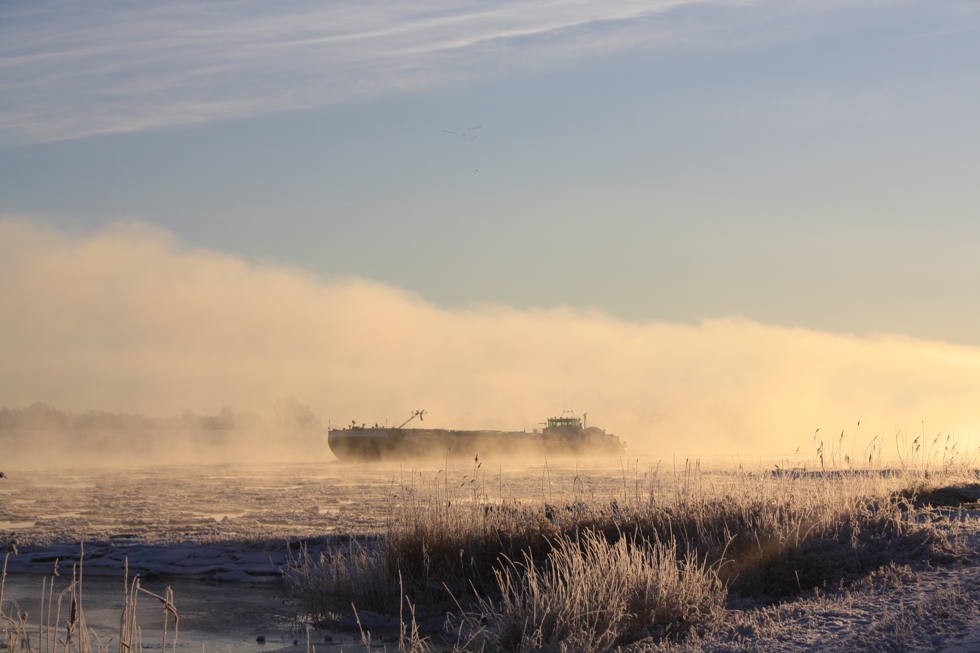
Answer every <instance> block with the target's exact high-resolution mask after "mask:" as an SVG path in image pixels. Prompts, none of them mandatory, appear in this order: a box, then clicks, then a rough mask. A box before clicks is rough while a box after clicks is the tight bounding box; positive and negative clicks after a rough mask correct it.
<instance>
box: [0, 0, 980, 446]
mask: <svg viewBox="0 0 980 653" xmlns="http://www.w3.org/2000/svg"><path fill="white" fill-rule="evenodd" d="M978 115H980V5H977V3H976V2H970V1H966V0H950V1H945V0H930V1H928V2H926V1H921V2H920V1H915V0H907V1H906V0H895V1H888V0H831V1H829V2H802V1H798V0H759V1H756V2H752V1H744V0H738V1H730V2H726V1H717V2H701V1H697V0H673V1H663V2H657V1H652V2H621V3H608V2H593V1H590V0H576V1H572V0H564V1H560V0H554V1H550V2H532V3H528V2H497V3H483V2H457V3H452V4H449V5H447V4H446V3H435V2H424V1H423V2H397V3H396V2H386V1H383V0H382V1H378V2H332V3H304V2H285V3H274V4H270V3H265V2H253V1H248V0H244V1H236V2H231V1H216V2H212V3H208V4H206V5H201V4H200V3H190V2H169V3H156V4H146V3H109V2H99V1H96V2H89V3H74V2H54V1H44V0H42V1H38V2H16V1H15V2H5V3H3V4H0V234H3V236H4V237H3V239H2V241H0V250H2V251H3V252H4V258H5V261H6V262H0V285H2V286H3V288H4V296H5V297H14V296H16V297H18V298H19V299H17V301H13V300H9V299H8V300H6V301H4V302H3V304H2V305H0V317H2V318H3V325H0V341H2V342H3V343H6V344H0V363H2V365H3V367H4V368H6V369H7V370H8V371H9V372H10V373H9V374H4V375H3V376H4V379H5V380H0V404H4V405H24V404H26V403H29V402H30V401H33V400H46V401H49V402H51V403H55V404H58V405H61V406H64V407H67V408H72V409H83V408H89V407H93V408H103V409H114V410H137V409H139V410H146V411H149V412H153V411H158V412H159V411H168V410H178V409H179V408H180V407H181V406H184V407H194V408H198V409H201V410H209V411H210V412H216V410H217V408H218V407H219V406H220V405H222V404H229V405H234V406H239V405H245V404H249V403H251V402H261V401H267V400H265V399H262V397H268V396H274V395H275V394H276V393H277V392H283V391H286V390H288V391H289V392H290V393H294V394H296V396H298V397H299V398H301V399H303V400H304V401H306V402H307V403H310V404H311V405H312V406H314V408H315V409H316V410H317V412H318V414H320V415H321V417H323V418H324V419H325V420H326V419H334V420H335V421H341V420H349V419H353V418H357V419H361V420H367V421H375V420H377V419H381V417H391V418H394V416H395V415H397V414H401V413H408V412H409V411H410V410H412V409H416V408H422V407H425V406H422V405H421V403H427V404H428V406H429V407H430V408H431V407H436V406H438V407H441V410H442V414H443V415H444V417H445V418H446V421H447V423H448V422H451V423H453V424H455V425H467V424H471V423H474V422H479V423H481V424H489V423H497V422H506V423H507V424H506V425H509V426H520V425H523V423H525V422H528V421H531V420H533V421H535V422H536V421H540V419H541V418H543V417H544V415H542V413H551V412H557V411H559V410H560V409H562V408H566V407H569V404H574V405H573V406H571V407H573V408H574V409H576V410H578V411H579V412H582V411H588V410H590V408H589V406H592V407H593V410H594V408H595V407H599V408H600V410H599V411H598V412H596V413H593V414H595V415H601V416H602V417H604V418H605V422H606V423H609V424H613V425H616V426H617V428H621V429H626V430H628V431H632V433H633V434H634V440H643V441H647V442H649V443H650V445H649V446H651V447H655V446H662V445H663V443H664V441H665V439H669V438H668V436H666V435H665V433H668V432H676V430H677V429H681V430H683V429H684V428H687V429H689V430H690V431H691V432H692V433H693V432H697V433H700V434H701V435H699V436H698V437H699V438H702V439H703V441H704V442H709V441H711V439H712V438H715V437H717V438H722V439H725V440H726V441H730V442H731V443H732V446H733V447H735V446H742V445H744V446H752V447H757V448H758V447H763V448H764V447H767V446H773V443H774V442H782V441H783V440H779V438H789V435H787V434H793V436H792V437H794V438H795V437H797V436H800V434H810V435H812V433H813V430H814V429H815V428H818V427H821V426H823V427H824V428H829V424H833V428H837V427H838V426H840V427H841V428H844V427H845V426H846V427H851V425H854V424H856V422H857V421H858V420H861V419H862V415H863V416H864V419H865V422H864V424H865V425H866V426H865V427H864V428H865V430H866V431H868V432H871V431H874V429H879V432H880V433H888V434H891V433H893V432H894V430H896V429H910V428H913V427H914V426H916V425H920V424H922V423H929V424H932V425H934V426H935V427H936V428H939V429H943V428H945V429H950V430H953V429H958V431H959V432H962V433H970V432H972V430H973V429H978V436H977V437H980V419H978V416H977V415H976V413H975V410H974V409H973V408H972V407H970V406H969V404H970V403H971V401H974V400H975V397H976V394H977V393H976V390H977V385H976V382H975V381H976V380H977V379H978V377H980V367H978V365H980V363H978V359H977V351H978V350H977V348H978V347H980V303H978V302H977V301H976V299H975V298H976V297H978V296H980V256H978V253H980V251H978V250H980V192H978V190H977V188H980V121H978V120H977V116H978ZM93 252H96V253H99V254H98V256H103V257H104V259H99V258H98V256H96V258H92V256H94V254H93ZM144 255H145V257H144ZM59 259H60V260H61V261H62V262H63V263H64V264H65V265H59V264H58V260H59ZM68 262H72V264H73V266H74V267H70V266H69V267H65V266H66V265H67V263H68ZM165 264H166V265H172V266H174V270H172V271H169V272H166V271H165V269H166V265H165ZM59 275H61V276H59ZM106 275H108V276H106ZM267 277H268V278H269V279H272V278H275V279H278V281H276V282H275V283H273V282H271V281H269V282H268V283H264V282H261V283H260V282H259V281H257V279H266V278H267ZM53 279H56V280H57V282H54V281H52V280H53ZM135 279H143V282H142V285H140V284H135V282H134V280H135ZM249 280H251V281H249ZM83 281H85V283H87V284H90V285H85V284H83ZM252 282H254V283H255V285H254V286H252V285H250V283H252ZM91 284H95V285H96V286H97V287H93V286H91ZM223 284H224V285H223ZM277 284H282V285H281V290H282V292H283V293H284V296H287V297H290V298H291V301H293V302H294V303H295V305H290V306H286V305H284V303H283V301H280V300H277V299H274V298H272V297H274V296H275V294H276V292H277V290H276V289H279V288H280V285H277ZM107 288H115V289H117V292H108V291H106V289H107ZM222 288H223V290H222ZM147 289H154V292H157V293H159V294H158V295H155V296H153V297H149V298H148V297H146V296H145V293H146V292H148V290H147ZM80 297H86V298H88V300H89V301H90V303H85V302H81V301H80V300H79V298H80ZM195 297H208V298H209V302H210V303H209V304H208V306H207V307H204V306H202V305H200V304H198V303H195V300H194V298H195ZM222 297H226V299H225V300H221V299H220V298H222ZM201 301H203V299H202V300H201ZM269 303H272V304H273V305H275V306H276V307H277V310H280V311H282V312H283V314H284V315H290V316H293V317H294V318H295V319H298V320H308V321H309V323H310V324H317V325H320V326H321V327H322V329H321V330H320V331H319V333H321V336H320V338H332V339H333V340H331V341H330V342H327V341H326V340H320V339H317V336H316V333H318V331H316V330H314V331H309V330H304V329H302V328H300V327H297V326H296V325H294V324H287V323H286V321H285V320H284V321H277V320H276V319H274V317H273V316H270V315H267V314H266V313H263V312H261V311H259V312H258V313H253V312H250V311H249V309H248V308H247V307H248V306H251V305H253V304H254V305H267V304H269ZM226 304H227V305H226ZM324 306H327V307H331V311H330V312H326V309H324V308H322V307H324ZM225 309H227V310H228V312H229V313H230V314H234V315H239V318H240V320H239V321H237V322H233V323H232V322H228V321H227V320H226V319H225V318H223V317H222V315H223V313H222V311H223V310H225ZM338 315H363V316H364V318H365V319H366V320H369V321H370V322H371V324H372V325H373V326H371V327H366V326H365V327H364V328H363V329H361V330H360V331H359V330H357V329H353V330H352V331H345V332H343V333H333V334H332V335H330V336H327V335H326V334H327V333H332V332H331V331H330V328H328V327H330V325H331V323H332V320H333V319H336V316H338ZM330 316H333V318H331V317H330ZM411 316H414V317H411ZM426 316H427V317H426ZM434 316H435V317H434ZM403 319H404V320H405V322H404V328H395V327H394V326H391V324H390V323H391V322H394V323H396V324H399V323H400V322H401V320H403ZM341 322H343V321H342V320H341ZM55 323H56V324H57V328H56V327H55V326H54V324H55ZM164 324H167V325H169V327H170V329H171V330H174V331H179V334H177V333H172V332H171V331H167V332H161V325H164ZM123 326H125V328H123ZM338 328H339V327H338ZM352 328H353V327H352ZM294 329H300V332H301V333H299V332H295V333H294ZM168 333H169V334H170V335H167V334H168ZM585 333H592V334H593V335H592V336H589V337H586V335H583V334H585ZM290 334H291V335H290ZM365 334H368V335H370V337H368V336H367V335H365ZM399 334H400V335H399ZM433 334H439V337H438V338H437V340H436V341H435V344H433V341H432V338H433V337H435V336H434V335H433ZM494 334H496V335H494ZM542 334H550V335H547V336H545V335H542ZM290 338H291V339H292V340H293V342H292V343H287V344H282V343H280V342H279V341H280V339H286V340H289V339H290ZM365 338H366V339H365ZM590 338H593V339H592V340H590ZM252 341H254V342H255V343H256V345H255V347H249V343H250V342H252ZM232 342H234V343H237V344H236V347H237V349H235V348H232V347H231V344H230V343H232ZM395 342H397V343H399V344H400V346H402V347H403V349H397V348H394V349H393V344H392V343H395ZM529 342H533V343H538V344H537V348H536V349H529V347H530V345H528V343H529ZM260 343H264V344H260ZM277 343H279V344H277ZM296 343H305V345H304V347H305V348H304V349H302V350H299V349H297V347H298V345H297V344H296ZM624 343H631V347H630V348H629V349H623V347H624ZM815 343H816V344H815ZM212 351H215V352H223V353H221V355H217V354H215V355H214V356H212V355H211V354H208V355H204V353H203V352H212ZM404 351H414V352H428V353H427V355H426V356H427V357H423V358H418V357H416V356H415V354H412V355H408V354H404V353H400V352H404ZM628 351H632V352H634V353H633V354H632V355H630V354H628V353H627V352H628ZM671 351H673V352H674V353H675V354H676V356H671V355H669V354H670V352H671ZM304 352H307V353H306V354H304ZM351 352H360V353H358V354H357V355H356V356H355V355H354V354H353V353H351ZM493 352H497V355H495V354H494V353H493ZM304 356H306V357H307V359H308V360H307V362H306V363H305V366H306V367H304V366H303V365H304V364H301V361H302V360H303V358H304ZM889 356H891V357H893V358H889ZM447 357H449V358H452V359H453V360H455V359H456V358H457V357H470V358H471V359H472V362H471V363H464V362H458V363H450V362H448V359H447ZM185 359H186V360H185ZM437 359H438V361H441V362H438V361H437ZM580 359H582V360H587V361H592V362H589V363H588V364H586V363H581V365H579V363H576V362H574V361H578V360H580ZM605 359H608V360H605ZM44 360H47V361H48V362H47V363H45V364H42V362H43V361H44ZM57 361H63V362H64V365H62V364H61V363H58V362H57ZM178 361H185V362H186V367H181V365H178V364H177V363H178ZM192 361H196V362H192ZM236 361H237V362H236ZM287 361H288V362H287ZM345 361H346V362H345ZM479 361H482V363H480V364H478V362H479ZM500 361H507V362H508V366H509V367H508V368H507V369H502V368H500V367H499V363H500ZM564 361H568V362H564ZM604 361H605V362H604ZM611 361H617V364H616V365H613V364H612V362H611ZM831 362H833V364H831ZM297 365H299V367H300V368H302V369H303V370H305V371H302V372H301V371H300V370H299V368H298V367H296V366H297ZM590 366H591V367H590ZM137 368H138V369H137ZM314 368H316V369H321V370H324V369H330V370H333V371H332V372H330V373H329V374H327V373H326V372H323V373H321V372H316V371H315V369H314ZM813 368H819V369H820V370H821V372H820V373H819V374H816V375H815V377H814V379H813V380H811V381H809V382H807V383H812V384H815V385H807V383H803V384H802V385H800V383H802V382H801V381H799V379H798V378H797V377H798V376H808V375H809V373H808V372H805V371H804V369H813ZM508 369H509V370H510V371H509V372H508ZM154 370H156V371H154ZM236 370H237V371H236ZM396 370H397V373H396ZM413 370H414V371H413ZM447 370H451V374H450V377H451V378H454V379H456V381H455V382H454V383H452V384H450V385H446V381H445V379H446V378H447V377H446V376H445V375H446V374H447V373H448V372H447ZM685 370H687V371H685ZM355 372H356V374H355ZM351 375H354V376H356V377H357V378H362V377H363V380H361V381H356V382H354V381H351V382H350V383H348V382H347V381H346V380H345V379H348V378H352V377H351ZM413 375H414V376H413ZM501 375H503V376H501ZM895 375H898V376H895ZM505 377H507V378H506V382H505ZM205 379H210V381H208V382H205ZM263 379H265V380H263ZM268 379H275V380H276V381H275V382H274V383H273V382H272V381H268ZM291 379H292V380H291ZM535 379H537V380H535ZM597 379H599V380H597ZM763 379H765V380H763ZM840 379H847V381H846V383H844V382H842V383H840V384H839V386H837V387H838V389H837V390H835V391H833V392H831V391H828V390H827V389H828V388H832V387H835V384H837V383H838V382H839V381H840ZM941 379H946V380H947V381H946V383H948V384H949V386H948V387H946V386H943V385H942V382H941ZM857 380H862V382H866V383H869V384H872V386H871V387H868V386H862V385H858V383H857ZM372 383H373V384H376V385H377V389H372ZM559 386H561V389H560V390H559ZM634 386H638V387H636V388H634ZM406 387H407V388H409V391H406V390H405V388H406ZM222 388H223V389H222ZM384 388H387V389H386V390H384ZM412 388H414V390H412ZM603 388H605V389H603ZM614 388H615V389H616V392H615V393H613V392H612V390H613V389H614ZM631 388H633V389H631ZM781 388H782V389H785V388H795V389H796V391H798V392H800V393H801V396H800V397H796V398H789V397H786V396H785V393H784V392H782V391H781V390H780V391H777V390H779V389H781ZM464 389H465V392H464ZM355 390H356V391H355ZM481 393H482V394H481ZM746 393H748V394H746ZM413 395H414V396H413ZM612 395H615V397H614V396H612ZM749 395H751V396H749ZM775 397H782V399H779V400H777V399H775ZM417 404H418V405H417ZM726 406H727V408H725V407H726ZM726 411H727V413H726ZM722 415H727V416H725V417H722ZM871 416H873V419H870V421H868V420H869V418H870V417H871ZM821 417H823V419H821ZM536 418H537V419H536ZM685 424H686V425H688V426H687V427H685V426H684V425H685ZM869 424H873V426H868V425H869ZM917 428H921V427H917ZM641 434H642V435H641ZM808 437H809V436H808ZM889 437H891V435H889ZM790 439H792V438H790ZM786 441H787V442H788V441H789V440H786Z"/></svg>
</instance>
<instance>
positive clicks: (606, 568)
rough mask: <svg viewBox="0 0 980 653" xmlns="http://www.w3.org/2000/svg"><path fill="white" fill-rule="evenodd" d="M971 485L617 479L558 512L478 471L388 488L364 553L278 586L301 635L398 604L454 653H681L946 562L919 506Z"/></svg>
mask: <svg viewBox="0 0 980 653" xmlns="http://www.w3.org/2000/svg"><path fill="white" fill-rule="evenodd" d="M477 464H478V463H477ZM473 471H474V472H476V471H477V470H473ZM546 475H547V471H546V472H545V476H546ZM976 480H977V477H976V475H975V474H974V473H973V472H972V471H971V470H967V469H965V468H958V469H952V468H947V469H945V470H941V471H938V472H936V471H931V472H926V471H925V470H921V471H917V470H908V469H906V470H904V471H902V472H901V473H892V472H889V471H887V470H861V471H851V470H848V471H836V472H830V473H827V472H821V473H803V472H797V473H780V474H746V473H741V472H732V473H710V474H709V473H702V472H701V470H700V469H699V468H698V467H697V465H690V466H687V467H685V469H684V470H683V471H681V472H679V473H674V472H671V473H664V472H658V471H657V470H656V469H654V470H649V471H648V472H646V473H644V474H640V472H639V471H638V470H631V471H629V472H626V471H625V470H624V473H623V478H622V482H621V483H620V484H619V485H618V487H616V488H615V489H614V490H612V491H607V492H605V493H600V492H596V491H594V489H587V488H588V487H589V481H588V479H583V478H579V477H576V478H574V479H572V483H571V486H570V487H569V489H567V490H564V491H562V492H559V494H558V496H557V497H556V496H555V495H554V494H553V493H549V492H548V490H547V488H549V487H551V484H550V483H548V484H547V485H545V486H544V487H545V488H546V489H545V490H544V491H542V493H541V495H540V497H538V498H529V497H528V496H526V495H525V496H524V497H523V498H521V499H512V498H506V497H503V496H500V495H498V496H497V497H494V496H492V495H493V488H492V479H490V480H489V482H488V480H487V479H486V477H481V475H480V474H479V473H474V474H468V475H467V476H466V477H463V478H462V479H456V480H449V479H447V478H446V475H442V476H440V475H438V474H437V475H436V476H435V478H434V479H433V478H429V479H414V478H413V480H412V482H411V484H408V483H404V482H403V483H401V484H400V485H399V486H397V487H396V488H393V492H392V496H391V500H390V506H389V511H388V518H387V523H386V534H385V537H384V538H382V539H381V540H380V541H379V542H377V543H376V545H375V546H372V547H356V546H352V547H348V548H346V549H345V550H338V551H335V552H334V553H333V554H332V555H331V554H327V555H323V556H319V557H314V556H306V557H301V558H300V559H299V560H298V561H297V563H298V564H297V565H296V567H295V569H294V571H293V572H292V574H291V582H292V584H293V586H294V587H295V588H296V590H297V592H298V594H299V595H300V596H301V597H302V598H303V600H304V602H305V605H306V607H307V609H308V611H309V613H310V615H311V616H312V618H314V619H315V620H331V619H337V618H339V616H340V615H341V614H344V613H346V612H349V611H350V605H351V604H353V605H354V606H356V607H357V609H363V610H371V611H373V612H381V613H387V614H395V610H397V609H399V606H401V605H403V601H410V602H411V604H413V605H417V606H419V610H420V615H421V616H422V618H423V620H425V619H429V620H431V623H436V622H437V621H441V620H442V619H444V618H445V617H446V615H447V613H448V614H449V615H450V616H449V623H451V624H453V625H454V627H455V628H456V629H457V630H458V631H459V633H460V644H459V647H460V648H469V649H474V648H484V649H485V650H494V651H496V650H500V651H539V650H543V651H544V650H555V651H558V650H568V651H597V652H598V651H607V650H611V649H613V648H615V647H618V646H625V645H629V644H630V643H631V642H640V641H642V642H646V643H647V644H645V645H649V646H659V645H660V644H659V643H667V642H673V643H674V645H680V644H681V643H683V642H688V643H691V642H695V641H700V640H701V639H702V638H705V637H713V636H719V635H718V633H721V632H724V627H725V624H730V623H731V621H732V619H733V618H734V617H733V615H736V614H740V615H741V614H743V612H740V611H737V610H734V608H733V607H732V606H736V605H744V604H746V602H747V603H748V604H751V605H759V606H766V605H777V604H787V603H790V602H792V601H793V600H795V599H797V598H798V597H800V596H812V595H813V593H814V592H824V593H826V592H838V593H840V592H843V591H846V590H847V588H849V587H851V586H854V585H855V584H856V583H860V582H862V581H863V580H864V579H867V578H869V577H871V576H873V575H874V574H875V573H880V570H882V569H887V568H891V567H894V566H895V565H899V566H902V565H907V566H911V567H923V566H940V565H944V564H949V563H953V562H955V561H957V560H960V559H962V558H963V547H962V541H961V540H958V539H957V537H956V536H955V529H952V528H949V527H948V526H949V524H950V522H949V521H948V520H947V521H945V522H942V520H939V521H937V519H935V518H932V517H935V515H934V514H933V515H932V517H929V515H930V514H931V513H929V512H928V508H927V507H926V505H925V504H927V503H928V501H925V502H924V501H923V498H926V499H929V497H933V498H936V499H935V500H936V501H939V502H945V503H950V497H952V503H954V504H957V503H958V504H963V503H970V501H969V500H970V498H971V497H972V501H974V502H975V501H976V500H978V499H980V486H976V485H973V484H975V483H976ZM951 488H958V489H951ZM974 495H975V496H974ZM940 500H941V501H940ZM934 502H935V501H934Z"/></svg>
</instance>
